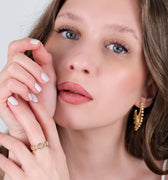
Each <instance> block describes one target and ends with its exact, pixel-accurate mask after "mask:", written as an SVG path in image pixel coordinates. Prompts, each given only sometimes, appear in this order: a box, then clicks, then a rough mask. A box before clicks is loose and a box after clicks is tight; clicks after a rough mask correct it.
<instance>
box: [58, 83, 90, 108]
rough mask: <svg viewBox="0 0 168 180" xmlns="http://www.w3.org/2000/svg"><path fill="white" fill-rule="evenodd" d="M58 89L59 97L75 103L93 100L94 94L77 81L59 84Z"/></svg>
mask: <svg viewBox="0 0 168 180" xmlns="http://www.w3.org/2000/svg"><path fill="white" fill-rule="evenodd" d="M57 90H58V97H59V98H61V99H62V100H63V101H64V102H66V103H70V104H73V105H80V104H84V103H87V102H90V101H92V100H93V98H92V96H91V95H90V94H89V93H88V92H87V91H86V90H85V89H84V88H83V87H82V86H81V85H79V84H77V83H73V82H69V81H67V82H63V83H61V84H58V86H57Z"/></svg>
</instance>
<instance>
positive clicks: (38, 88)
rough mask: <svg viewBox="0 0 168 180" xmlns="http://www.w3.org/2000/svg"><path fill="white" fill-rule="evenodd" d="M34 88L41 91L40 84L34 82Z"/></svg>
mask: <svg viewBox="0 0 168 180" xmlns="http://www.w3.org/2000/svg"><path fill="white" fill-rule="evenodd" d="M34 87H35V88H36V90H37V91H38V92H41V90H42V89H41V87H40V85H39V84H37V83H35V86H34Z"/></svg>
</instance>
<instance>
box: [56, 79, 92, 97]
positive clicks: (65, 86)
mask: <svg viewBox="0 0 168 180" xmlns="http://www.w3.org/2000/svg"><path fill="white" fill-rule="evenodd" d="M57 89H58V91H63V90H68V91H74V92H76V93H78V94H80V95H82V96H85V97H87V98H89V99H93V97H92V96H91V95H90V94H89V93H88V92H87V91H86V90H85V89H84V88H83V87H82V86H81V85H79V84H77V83H74V82H68V81H67V82H63V83H60V84H58V85H57Z"/></svg>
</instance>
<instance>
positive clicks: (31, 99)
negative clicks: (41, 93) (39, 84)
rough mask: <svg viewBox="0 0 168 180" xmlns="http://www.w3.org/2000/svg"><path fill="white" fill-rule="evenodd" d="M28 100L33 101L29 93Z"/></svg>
mask: <svg viewBox="0 0 168 180" xmlns="http://www.w3.org/2000/svg"><path fill="white" fill-rule="evenodd" d="M29 100H30V101H33V98H32V95H31V94H30V93H29Z"/></svg>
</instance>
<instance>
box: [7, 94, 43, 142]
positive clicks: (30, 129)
mask: <svg viewBox="0 0 168 180" xmlns="http://www.w3.org/2000/svg"><path fill="white" fill-rule="evenodd" d="M11 99H12V101H13V100H14V101H17V103H15V104H13V103H12V101H11ZM8 106H9V108H10V110H11V111H12V113H13V114H14V116H15V117H16V119H17V121H18V122H19V123H20V124H21V125H22V127H23V129H24V130H25V132H26V134H27V138H28V139H29V142H30V144H31V145H37V144H39V143H42V142H44V141H45V140H46V139H45V136H44V133H43V131H42V128H41V127H40V125H39V123H38V122H37V120H36V117H35V116H34V114H33V112H32V110H31V109H30V107H29V106H28V104H27V103H26V102H25V101H23V100H22V99H21V98H19V97H17V98H14V97H10V98H8Z"/></svg>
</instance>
